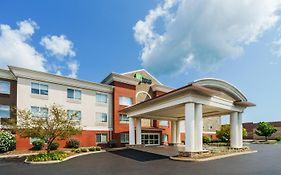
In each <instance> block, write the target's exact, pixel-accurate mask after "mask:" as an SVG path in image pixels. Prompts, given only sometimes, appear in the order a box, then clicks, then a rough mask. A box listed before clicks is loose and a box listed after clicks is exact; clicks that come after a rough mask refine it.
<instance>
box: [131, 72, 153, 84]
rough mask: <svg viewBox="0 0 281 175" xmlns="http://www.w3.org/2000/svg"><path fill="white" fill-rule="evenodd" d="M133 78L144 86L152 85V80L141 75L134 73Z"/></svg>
mask: <svg viewBox="0 0 281 175" xmlns="http://www.w3.org/2000/svg"><path fill="white" fill-rule="evenodd" d="M134 77H135V78H136V79H138V80H140V81H141V83H145V84H151V83H152V80H151V79H149V78H147V77H145V76H144V75H142V74H140V73H136V74H135V75H134Z"/></svg>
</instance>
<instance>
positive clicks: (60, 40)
mask: <svg viewBox="0 0 281 175" xmlns="http://www.w3.org/2000/svg"><path fill="white" fill-rule="evenodd" d="M17 26H18V28H16V29H12V28H11V27H10V26H9V25H6V24H0V68H6V67H7V65H13V66H18V67H25V68H29V69H33V70H39V71H44V72H47V71H50V72H53V73H56V74H58V75H62V74H63V73H62V72H67V71H70V75H69V76H71V77H75V78H76V77H77V73H78V69H79V63H78V62H77V61H76V60H74V59H73V58H72V57H74V56H75V52H74V51H73V43H72V42H71V41H70V40H67V39H66V36H64V35H61V36H48V37H43V39H42V41H41V44H43V45H45V46H46V49H47V50H48V51H51V52H52V54H53V55H54V56H58V57H59V58H60V59H61V61H60V62H59V63H56V62H54V61H52V59H51V58H49V57H45V56H44V55H43V54H42V53H40V52H38V51H37V50H36V48H35V47H34V46H32V45H31V44H30V42H29V41H31V39H32V36H33V34H34V33H35V31H36V29H39V26H38V25H37V24H36V23H35V22H34V21H32V20H24V21H20V22H18V23H17ZM65 56H69V57H71V59H64V57H65ZM47 58H48V59H47Z"/></svg>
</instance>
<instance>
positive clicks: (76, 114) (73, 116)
mask: <svg viewBox="0 0 281 175" xmlns="http://www.w3.org/2000/svg"><path fill="white" fill-rule="evenodd" d="M67 116H68V118H69V119H70V120H81V111H77V110H67Z"/></svg>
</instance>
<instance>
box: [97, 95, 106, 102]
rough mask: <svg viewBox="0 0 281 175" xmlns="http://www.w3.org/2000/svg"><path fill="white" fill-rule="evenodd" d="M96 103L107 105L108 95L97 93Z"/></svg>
mask: <svg viewBox="0 0 281 175" xmlns="http://www.w3.org/2000/svg"><path fill="white" fill-rule="evenodd" d="M96 102H98V103H107V95H106V94H101V93H96Z"/></svg>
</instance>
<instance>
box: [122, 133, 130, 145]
mask: <svg viewBox="0 0 281 175" xmlns="http://www.w3.org/2000/svg"><path fill="white" fill-rule="evenodd" d="M122 136H124V137H123V138H124V139H125V140H122ZM120 143H129V133H120Z"/></svg>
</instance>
